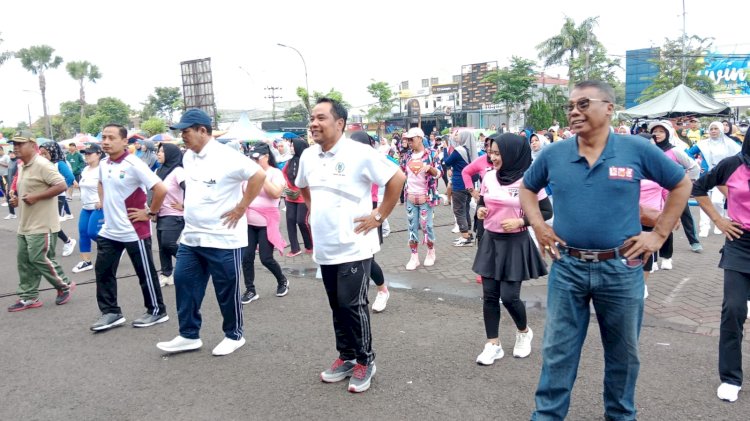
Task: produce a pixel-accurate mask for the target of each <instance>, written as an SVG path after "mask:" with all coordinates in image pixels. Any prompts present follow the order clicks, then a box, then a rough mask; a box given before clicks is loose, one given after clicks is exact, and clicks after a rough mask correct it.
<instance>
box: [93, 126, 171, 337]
mask: <svg viewBox="0 0 750 421" xmlns="http://www.w3.org/2000/svg"><path fill="white" fill-rule="evenodd" d="M102 150H103V151H104V152H105V153H106V154H107V155H108V156H107V158H105V159H104V160H102V161H101V162H100V163H99V194H100V196H101V200H100V203H101V204H102V210H103V211H104V225H102V228H101V230H99V236H98V237H97V239H96V263H95V264H94V272H95V273H96V302H97V304H98V305H99V310H100V311H101V312H102V315H101V316H100V317H99V319H98V320H97V321H96V322H94V324H93V325H91V330H93V331H95V332H99V331H102V330H107V329H111V328H113V327H115V326H120V325H122V324H123V323H125V317H123V315H122V310H121V309H120V306H119V305H118V304H117V267H118V264H119V262H120V258H121V256H122V252H123V250H126V251H127V253H128V256H129V257H130V261H131V262H132V263H133V268H134V269H135V273H136V275H138V282H139V283H140V285H141V292H142V293H143V305H144V306H145V307H146V312H145V313H144V314H143V315H142V316H141V317H139V318H137V319H136V320H134V321H133V327H148V326H153V325H155V324H157V323H164V322H166V321H167V320H169V316H168V315H167V309H166V307H165V306H164V301H163V300H162V296H161V287H159V281H158V278H157V275H156V267H155V266H154V258H153V256H152V255H151V219H152V218H153V217H154V216H156V214H157V213H158V212H159V208H161V204H162V202H163V201H164V196H165V195H166V194H167V188H166V187H165V186H164V184H163V183H162V182H161V179H160V178H159V177H157V176H156V174H154V173H153V171H151V170H150V169H149V168H148V167H147V166H146V164H145V163H143V161H141V160H140V159H138V158H136V157H135V156H134V155H131V154H130V153H129V152H128V130H127V129H126V128H125V127H123V126H121V125H119V124H108V125H106V126H104V129H103V130H102ZM145 189H149V190H152V191H153V199H152V201H151V206H150V209H149V208H147V206H146V190H145Z"/></svg>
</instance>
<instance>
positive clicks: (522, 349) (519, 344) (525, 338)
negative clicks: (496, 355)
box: [513, 328, 534, 358]
mask: <svg viewBox="0 0 750 421" xmlns="http://www.w3.org/2000/svg"><path fill="white" fill-rule="evenodd" d="M527 329H528V331H527V332H516V345H515V346H514V347H513V356H514V357H516V358H526V357H528V356H529V354H531V340H532V339H534V332H532V330H531V328H527Z"/></svg>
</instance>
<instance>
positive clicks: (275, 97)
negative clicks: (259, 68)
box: [263, 86, 281, 121]
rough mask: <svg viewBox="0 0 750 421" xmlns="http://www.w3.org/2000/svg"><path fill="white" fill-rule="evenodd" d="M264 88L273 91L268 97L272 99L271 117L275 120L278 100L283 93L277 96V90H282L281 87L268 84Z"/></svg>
mask: <svg viewBox="0 0 750 421" xmlns="http://www.w3.org/2000/svg"><path fill="white" fill-rule="evenodd" d="M263 89H265V90H267V91H271V95H268V96H266V99H270V100H271V118H272V119H273V121H276V100H277V99H281V95H279V96H276V91H277V90H278V91H280V90H281V88H279V87H276V86H268V87H265V88H263Z"/></svg>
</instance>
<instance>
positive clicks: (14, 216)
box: [3, 213, 18, 219]
mask: <svg viewBox="0 0 750 421" xmlns="http://www.w3.org/2000/svg"><path fill="white" fill-rule="evenodd" d="M16 218H18V217H17V216H16V215H14V214H12V213H11V214H9V215H8V216H6V217H5V218H3V219H16Z"/></svg>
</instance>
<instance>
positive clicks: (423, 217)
mask: <svg viewBox="0 0 750 421" xmlns="http://www.w3.org/2000/svg"><path fill="white" fill-rule="evenodd" d="M433 212H434V210H433V208H432V206H430V203H429V202H425V203H422V204H421V205H415V204H414V203H412V202H411V201H409V200H407V201H406V220H407V223H408V224H409V242H411V243H418V242H419V228H420V227H421V228H422V232H423V233H424V236H425V241H424V242H425V243H427V242H429V243H434V242H435V231H434V230H433V229H432V214H433Z"/></svg>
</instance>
